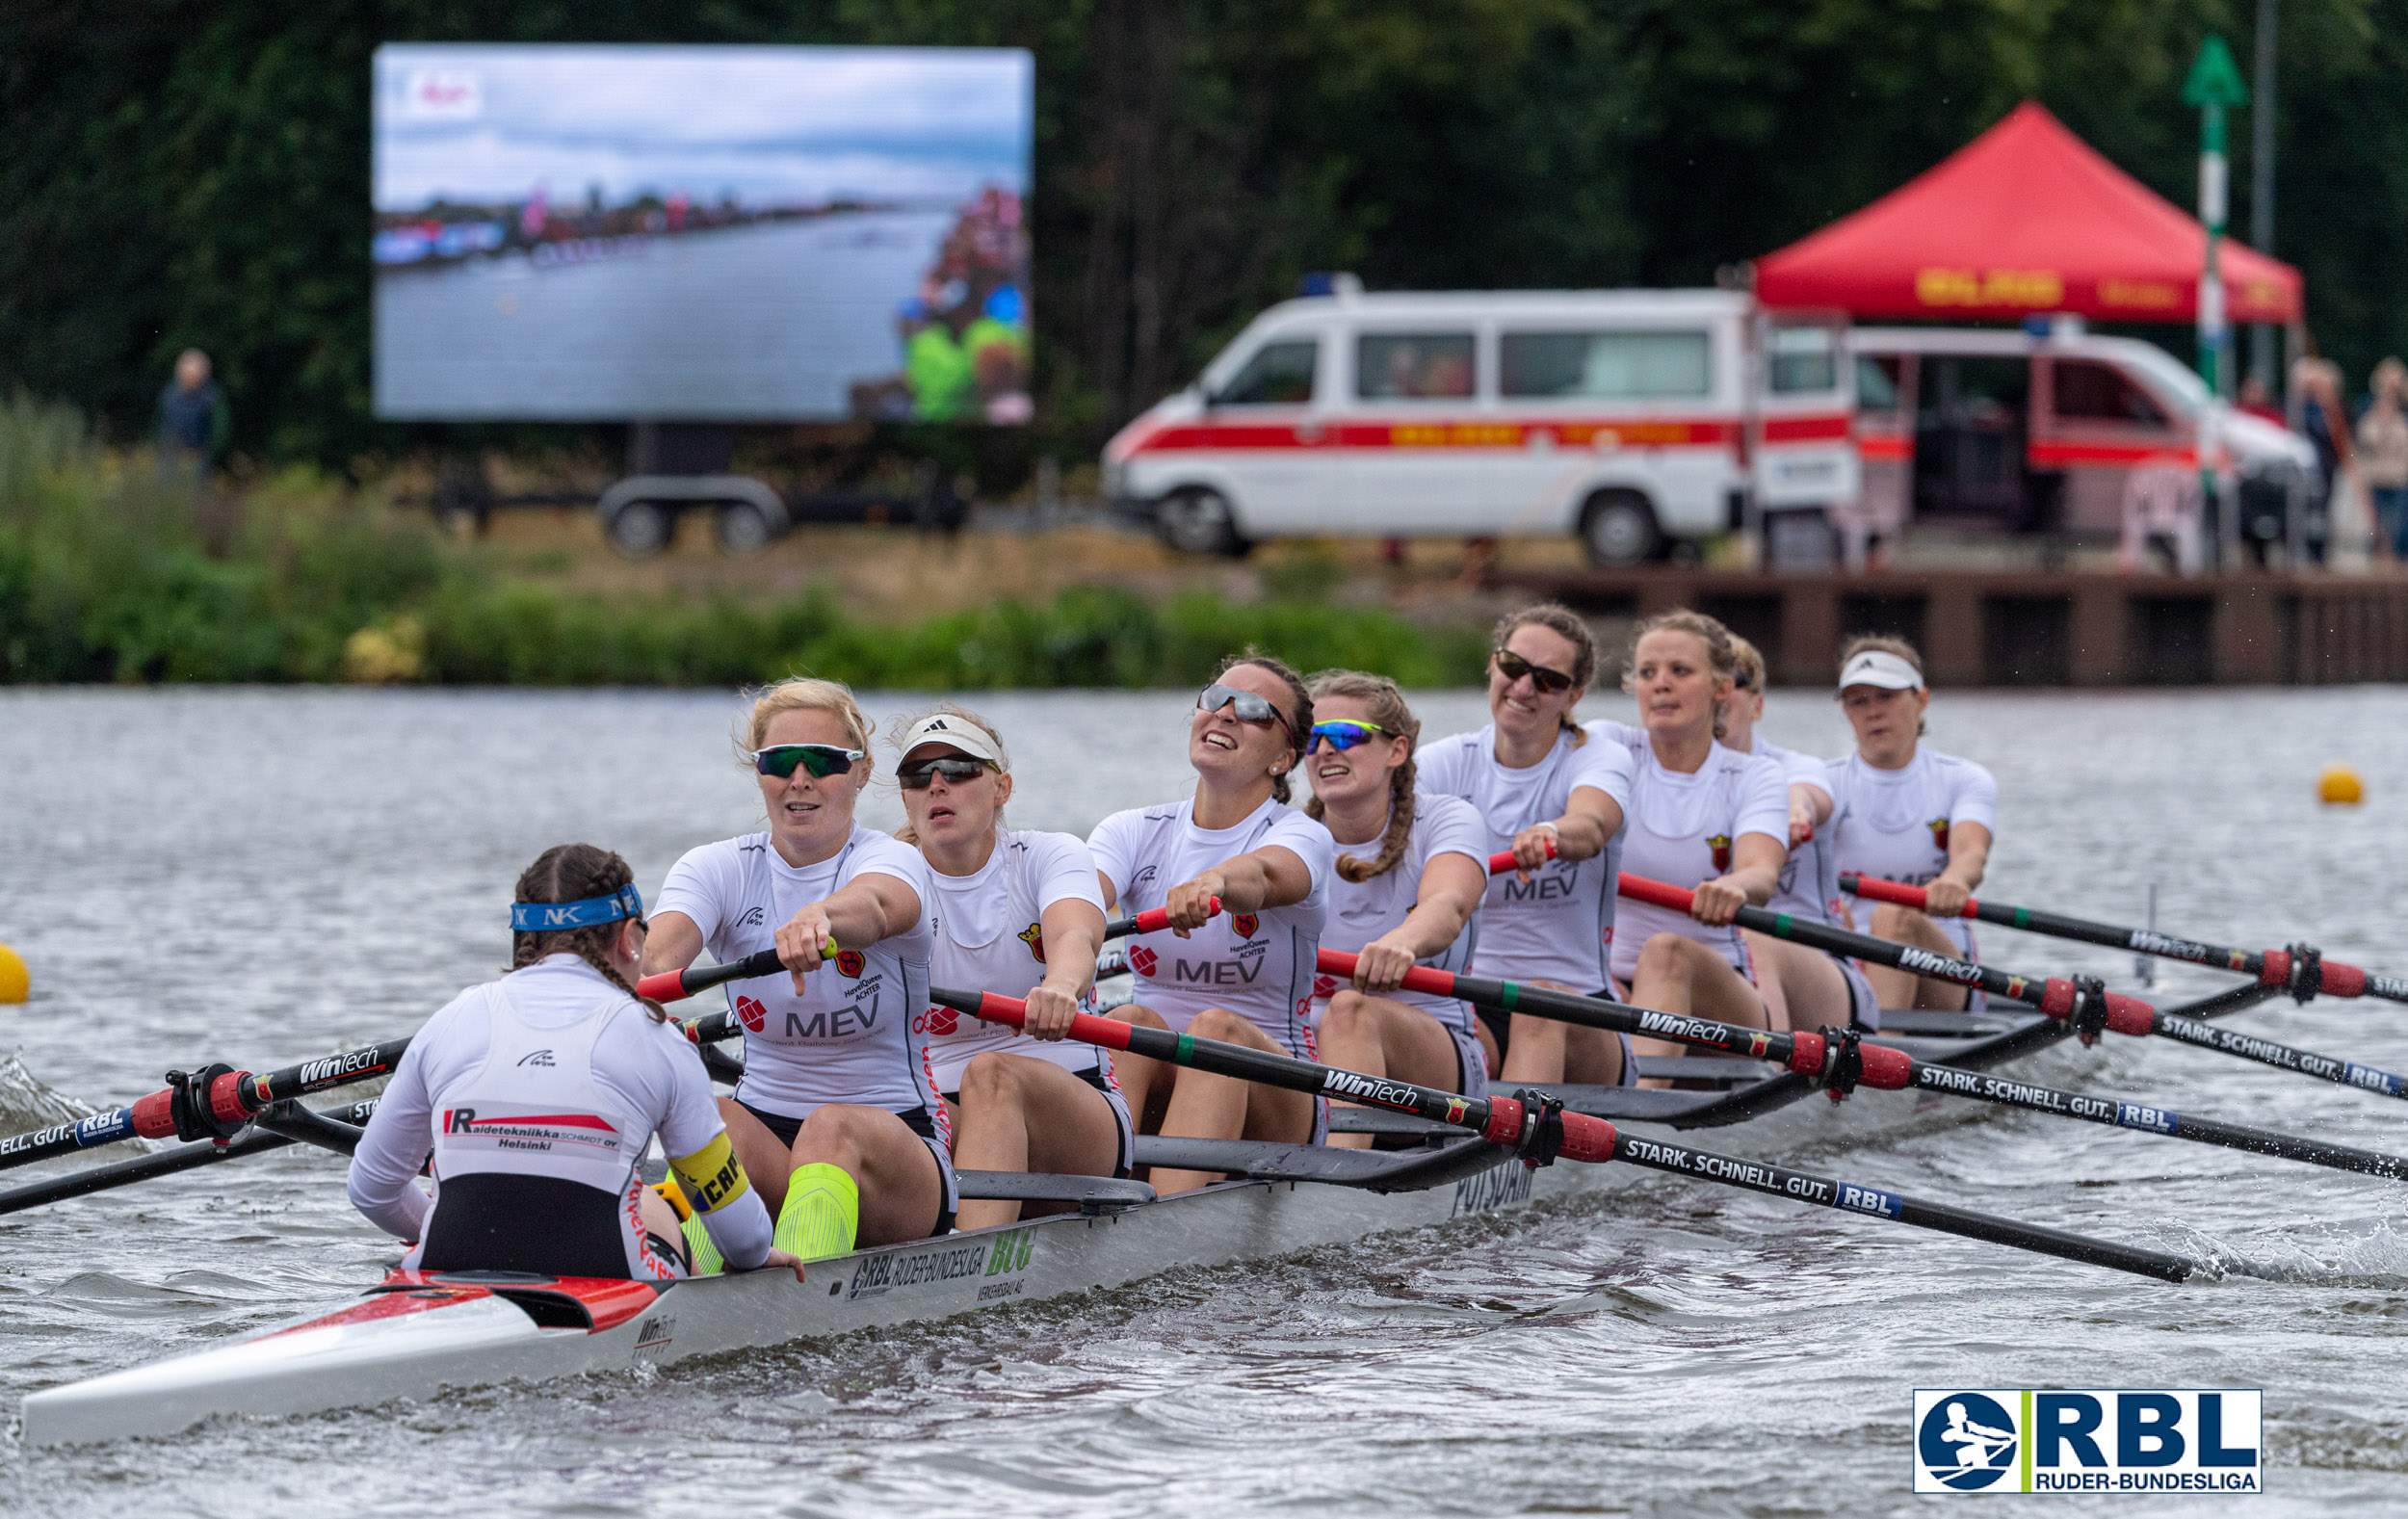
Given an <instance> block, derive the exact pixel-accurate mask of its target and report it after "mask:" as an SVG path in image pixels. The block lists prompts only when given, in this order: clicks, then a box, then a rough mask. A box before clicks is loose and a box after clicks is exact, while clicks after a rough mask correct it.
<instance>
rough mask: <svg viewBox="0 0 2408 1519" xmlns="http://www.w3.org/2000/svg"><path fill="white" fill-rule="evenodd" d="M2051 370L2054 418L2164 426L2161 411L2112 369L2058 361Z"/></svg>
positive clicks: (2100, 365) (2104, 365)
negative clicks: (2053, 385)
mask: <svg viewBox="0 0 2408 1519" xmlns="http://www.w3.org/2000/svg"><path fill="white" fill-rule="evenodd" d="M2055 369H2056V414H2057V415H2058V416H2060V417H2073V418H2076V419H2078V420H2081V421H2084V422H2138V423H2141V424H2143V425H2145V426H2148V427H2153V428H2161V427H2163V426H2165V412H2164V411H2163V409H2161V408H2160V407H2159V406H2158V404H2157V403H2156V402H2154V401H2152V400H2150V399H2149V397H2148V395H2147V393H2146V392H2144V391H2143V390H2142V389H2141V388H2140V387H2139V386H2138V385H2135V384H2133V382H2132V380H2130V379H2128V378H2126V376H2125V375H2124V374H2123V372H2122V371H2120V370H2118V369H2116V368H2115V367H2114V366H2113V365H2110V364H2098V363H2090V362H2086V361H2081V360H2075V359H2063V358H2060V359H2058V360H2057V361H2056V364H2055Z"/></svg>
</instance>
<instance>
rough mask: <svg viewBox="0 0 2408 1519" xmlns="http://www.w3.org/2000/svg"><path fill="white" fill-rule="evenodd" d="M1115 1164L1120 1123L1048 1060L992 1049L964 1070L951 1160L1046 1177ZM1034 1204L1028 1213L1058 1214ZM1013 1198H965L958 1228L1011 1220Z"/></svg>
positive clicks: (1102, 1172)
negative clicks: (1037, 1173) (1038, 1059)
mask: <svg viewBox="0 0 2408 1519" xmlns="http://www.w3.org/2000/svg"><path fill="white" fill-rule="evenodd" d="M1119 1164H1120V1122H1119V1120H1118V1119H1117V1118H1115V1117H1113V1116H1112V1104H1111V1103H1109V1102H1107V1101H1105V1099H1104V1094H1103V1093H1102V1092H1100V1091H1097V1090H1096V1089H1095V1088H1094V1087H1090V1086H1088V1085H1087V1084H1086V1082H1083V1081H1081V1080H1080V1079H1079V1078H1078V1077H1076V1076H1073V1075H1072V1074H1070V1073H1069V1072H1068V1071H1066V1070H1063V1069H1062V1068H1061V1067H1060V1066H1059V1065H1056V1064H1053V1063H1052V1062H1050V1061H1037V1060H1031V1059H1029V1058H1028V1057H1027V1056H1025V1055H1002V1054H997V1053H995V1052H993V1051H989V1052H988V1053H986V1054H984V1055H980V1056H976V1057H974V1058H972V1060H971V1061H970V1065H969V1068H968V1069H967V1070H965V1071H963V1072H962V1073H961V1124H960V1127H959V1128H958V1129H957V1130H955V1136H954V1165H955V1167H956V1168H957V1169H960V1170H965V1171H1036V1172H1040V1173H1042V1174H1045V1175H1049V1176H1110V1175H1111V1174H1112V1170H1113V1168H1114V1167H1115V1166H1116V1165H1119ZM1067 1209H1068V1205H1067V1204H1064V1203H1036V1204H1034V1205H1032V1206H1031V1208H1030V1209H1029V1212H1030V1213H1031V1214H1033V1215H1037V1214H1047V1213H1061V1212H1065V1211H1067ZM1020 1215H1021V1205H1020V1204H1019V1203H1018V1202H1017V1201H1015V1200H1013V1199H1010V1198H986V1199H982V1200H976V1201H970V1202H965V1203H963V1204H962V1205H961V1212H960V1214H959V1216H958V1217H957V1218H955V1227H957V1228H962V1229H991V1228H995V1227H997V1226H998V1225H1001V1224H1007V1223H1016V1222H1018V1221H1019V1218H1020Z"/></svg>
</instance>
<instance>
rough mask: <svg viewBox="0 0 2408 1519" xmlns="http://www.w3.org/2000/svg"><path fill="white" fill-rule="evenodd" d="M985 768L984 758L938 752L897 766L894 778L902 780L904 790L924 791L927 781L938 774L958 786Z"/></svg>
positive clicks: (976, 776)
mask: <svg viewBox="0 0 2408 1519" xmlns="http://www.w3.org/2000/svg"><path fill="white" fill-rule="evenodd" d="M985 769H986V761H984V760H981V759H968V758H965V757H963V756H961V755H958V754H940V755H938V756H937V757H936V758H934V759H924V760H914V761H913V762H912V763H910V764H908V765H904V766H901V767H899V768H898V769H897V770H896V772H895V779H896V780H898V781H900V782H902V784H903V790H905V791H926V790H928V788H929V782H930V781H932V780H934V779H935V778H936V777H937V776H939V775H942V776H944V777H945V781H946V784H948V785H952V786H958V785H960V784H961V783H962V782H963V781H965V780H976V779H977V778H978V775H979V773H980V772H981V771H982V770H985Z"/></svg>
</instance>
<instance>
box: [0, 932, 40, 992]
mask: <svg viewBox="0 0 2408 1519" xmlns="http://www.w3.org/2000/svg"><path fill="white" fill-rule="evenodd" d="M32 989H33V977H32V976H31V975H30V974H28V973H27V971H26V969H25V956H22V955H19V954H17V953H16V951H14V950H13V949H10V948H9V947H8V946H7V945H5V944H0V1002H23V1001H24V1000H25V999H26V997H27V996H28V995H29V994H30V993H31V991H32Z"/></svg>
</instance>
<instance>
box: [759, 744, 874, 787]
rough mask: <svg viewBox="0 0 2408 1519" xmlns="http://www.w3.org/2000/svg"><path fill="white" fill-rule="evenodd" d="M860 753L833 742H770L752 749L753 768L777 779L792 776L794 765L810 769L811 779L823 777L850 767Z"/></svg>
mask: <svg viewBox="0 0 2408 1519" xmlns="http://www.w3.org/2000/svg"><path fill="white" fill-rule="evenodd" d="M861 757H862V751H861V750H859V749H849V748H841V747H839V746H836V745H833V744H772V745H771V746H769V747H768V748H765V749H754V750H753V751H752V768H753V769H754V770H756V771H759V772H760V773H762V774H764V775H774V776H776V777H777V778H778V779H779V780H788V779H791V778H793V776H794V773H795V772H796V770H797V769H801V770H805V771H808V772H810V773H811V778H812V779H814V780H825V779H826V778H827V777H828V776H830V775H842V774H844V773H846V772H848V771H850V770H851V769H852V762H853V761H854V760H857V759H860V758H861Z"/></svg>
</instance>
